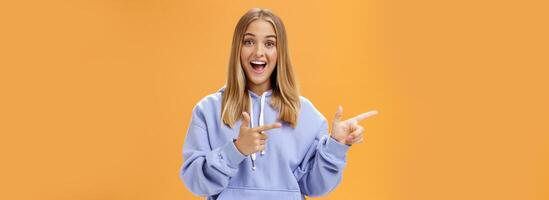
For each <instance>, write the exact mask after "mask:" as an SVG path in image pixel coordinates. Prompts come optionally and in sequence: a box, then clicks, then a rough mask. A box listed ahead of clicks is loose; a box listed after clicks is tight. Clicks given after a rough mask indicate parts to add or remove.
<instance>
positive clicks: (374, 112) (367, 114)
mask: <svg viewBox="0 0 549 200" xmlns="http://www.w3.org/2000/svg"><path fill="white" fill-rule="evenodd" d="M378 113H379V112H378V111H377V110H372V111H368V112H365V113H362V114H360V115H357V116H356V117H353V118H351V119H348V120H347V123H349V124H354V123H357V122H359V121H362V120H363V119H366V118H368V117H371V116H374V115H377V114H378Z"/></svg>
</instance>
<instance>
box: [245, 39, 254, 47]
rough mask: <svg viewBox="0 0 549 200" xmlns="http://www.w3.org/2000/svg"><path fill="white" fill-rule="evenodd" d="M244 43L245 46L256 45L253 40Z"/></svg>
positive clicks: (246, 40)
mask: <svg viewBox="0 0 549 200" xmlns="http://www.w3.org/2000/svg"><path fill="white" fill-rule="evenodd" d="M243 43H244V46H253V45H254V41H253V40H251V39H245V40H244V42H243Z"/></svg>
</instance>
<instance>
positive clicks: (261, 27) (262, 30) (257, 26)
mask: <svg viewBox="0 0 549 200" xmlns="http://www.w3.org/2000/svg"><path fill="white" fill-rule="evenodd" d="M246 33H252V34H254V35H256V36H257V37H262V36H267V35H276V33H275V30H274V27H273V25H272V24H271V23H270V22H267V21H265V20H262V19H258V20H254V21H253V22H252V23H250V24H249V25H248V28H246Z"/></svg>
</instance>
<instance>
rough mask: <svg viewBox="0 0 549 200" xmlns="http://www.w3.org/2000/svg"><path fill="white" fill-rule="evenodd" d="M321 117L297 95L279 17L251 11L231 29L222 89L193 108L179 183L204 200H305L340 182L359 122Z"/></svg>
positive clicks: (360, 136)
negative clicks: (225, 74)
mask: <svg viewBox="0 0 549 200" xmlns="http://www.w3.org/2000/svg"><path fill="white" fill-rule="evenodd" d="M375 114H377V111H370V112H367V113H364V114H361V115H359V116H357V117H354V118H351V119H349V120H345V121H343V120H341V115H342V108H341V106H340V107H339V108H338V110H337V112H336V115H335V119H334V121H333V123H332V131H331V134H330V135H329V133H328V123H327V121H326V118H324V116H323V115H322V114H321V113H320V112H319V111H318V110H317V109H316V108H315V107H314V106H313V104H312V103H311V102H310V101H309V100H307V99H306V98H304V97H302V96H299V93H298V88H297V84H296V80H295V75H294V72H293V69H292V64H291V63H290V57H289V55H288V44H287V39H286V30H285V28H284V25H283V23H282V21H281V20H280V18H279V17H277V16H276V15H275V14H273V13H272V12H270V11H269V10H265V9H257V8H256V9H251V10H250V11H248V12H247V13H246V14H245V15H244V16H242V18H241V19H240V21H239V22H238V24H237V25H236V28H235V31H234V36H233V41H232V50H231V57H230V62H229V71H228V79H227V83H226V85H225V87H223V88H221V89H220V90H219V91H217V92H216V93H214V94H211V95H208V96H206V97H205V98H203V99H202V100H201V101H200V102H198V104H197V105H196V106H195V107H194V109H193V112H192V119H191V122H190V125H189V128H188V130H187V135H186V138H185V143H184V145H183V158H184V163H183V166H182V167H181V170H180V177H181V179H182V180H183V182H184V183H185V185H186V186H187V188H188V189H189V190H190V191H192V192H193V193H195V194H197V195H201V196H207V197H208V199H218V200H223V199H259V198H261V199H262V200H270V199H277V200H279V199H305V195H307V196H320V195H324V194H326V193H328V192H330V191H331V190H333V189H334V188H335V187H336V186H337V185H338V184H339V182H340V181H341V178H342V173H343V168H344V166H345V163H346V154H347V151H348V150H349V148H350V146H351V145H352V144H355V143H360V142H362V141H363V128H362V127H361V126H360V125H358V121H360V120H362V119H365V118H367V117H369V116H372V115H375Z"/></svg>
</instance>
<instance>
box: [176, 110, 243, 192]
mask: <svg viewBox="0 0 549 200" xmlns="http://www.w3.org/2000/svg"><path fill="white" fill-rule="evenodd" d="M209 134H211V133H209V132H208V129H207V128H206V124H205V122H204V116H203V115H202V113H201V112H200V111H199V109H197V107H195V109H193V116H192V119H191V123H190V125H189V128H188V130H187V135H186V137H185V143H184V145H183V165H182V166H181V169H180V172H179V176H180V178H181V179H182V180H183V182H184V183H185V185H186V187H187V188H188V189H189V190H190V191H191V192H193V193H195V194H197V195H200V196H211V195H215V194H218V193H220V192H221V191H223V190H224V189H225V188H226V187H227V186H228V184H229V179H230V178H231V177H232V176H234V175H235V174H236V173H237V171H238V165H239V164H240V163H241V162H242V161H243V160H244V159H245V158H246V156H244V155H243V154H241V153H240V152H239V151H238V149H237V148H236V146H235V145H234V143H233V141H229V142H227V143H226V144H224V145H222V146H220V147H217V148H212V147H211V145H210V143H209V139H208V135H209Z"/></svg>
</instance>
